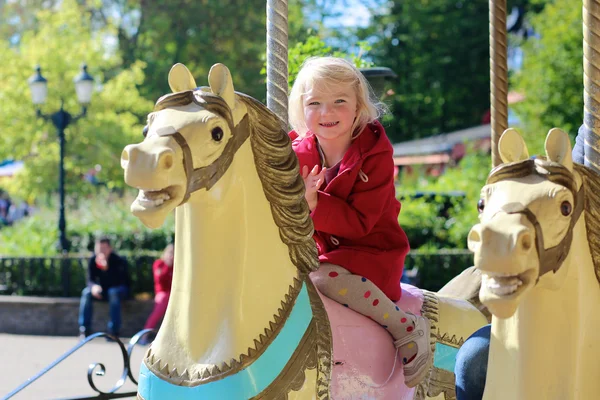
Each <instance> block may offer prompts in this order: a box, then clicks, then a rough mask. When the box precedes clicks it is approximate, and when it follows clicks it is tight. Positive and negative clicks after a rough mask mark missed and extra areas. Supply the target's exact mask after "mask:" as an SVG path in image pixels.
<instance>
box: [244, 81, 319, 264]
mask: <svg viewBox="0 0 600 400" xmlns="http://www.w3.org/2000/svg"><path fill="white" fill-rule="evenodd" d="M236 94H237V95H238V96H239V99H240V100H241V101H242V102H243V103H244V104H245V105H246V107H247V109H248V115H249V117H250V124H249V126H250V143H251V145H252V152H253V153H254V164H255V166H256V171H257V173H258V177H259V179H260V181H261V182H262V186H263V190H264V192H265V196H266V197H267V200H268V201H269V203H270V204H271V214H272V215H273V220H274V221H275V224H276V225H277V226H278V227H279V236H280V238H281V240H282V241H283V243H285V244H286V245H287V246H288V249H289V255H290V259H291V261H292V263H294V265H295V266H296V268H298V270H299V271H300V272H303V273H309V272H311V271H314V270H316V269H317V268H318V267H319V259H318V254H317V248H316V246H315V241H314V240H313V223H312V219H311V217H310V210H309V208H308V203H306V200H305V199H304V181H303V179H302V177H301V176H300V167H299V163H298V158H297V157H296V153H294V150H293V149H292V146H291V142H290V138H289V136H288V134H287V132H286V131H285V130H284V129H283V127H282V121H281V120H280V119H279V117H277V115H275V114H274V113H273V112H272V111H271V110H269V109H268V108H267V107H266V106H265V105H263V104H262V103H260V102H259V101H257V100H255V99H253V98H252V97H250V96H248V95H246V94H243V93H238V92H236Z"/></svg>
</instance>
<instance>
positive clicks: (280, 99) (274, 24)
mask: <svg viewBox="0 0 600 400" xmlns="http://www.w3.org/2000/svg"><path fill="white" fill-rule="evenodd" d="M287 15H288V2H287V0H267V107H268V108H269V109H270V110H271V111H273V112H274V113H275V114H277V116H278V117H279V118H280V119H281V120H282V122H283V124H284V128H285V129H287V127H288V126H287V125H288V97H287V94H288V18H287Z"/></svg>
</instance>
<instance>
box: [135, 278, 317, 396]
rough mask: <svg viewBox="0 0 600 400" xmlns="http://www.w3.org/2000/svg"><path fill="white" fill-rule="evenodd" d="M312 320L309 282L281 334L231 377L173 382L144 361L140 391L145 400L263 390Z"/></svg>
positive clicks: (254, 392)
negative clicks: (182, 383) (189, 383)
mask: <svg viewBox="0 0 600 400" xmlns="http://www.w3.org/2000/svg"><path fill="white" fill-rule="evenodd" d="M311 320H312V310H311V308H310V301H309V298H308V292H307V290H306V285H305V284H303V285H302V289H301V290H300V293H299V295H298V297H297V298H296V304H295V305H294V307H293V309H292V311H291V313H290V316H289V318H288V320H287V322H286V323H285V325H284V326H283V328H281V331H280V332H279V335H277V337H276V338H275V339H274V340H273V342H272V343H271V345H270V346H269V347H267V349H266V350H265V352H264V353H263V354H262V355H261V356H260V358H258V360H256V361H255V362H254V363H252V364H251V365H250V366H249V367H248V368H246V369H244V370H242V371H240V372H238V373H237V374H235V375H231V376H228V377H227V378H224V379H221V380H218V381H214V382H210V383H207V384H205V385H200V386H195V387H184V386H177V385H173V384H172V383H169V382H166V381H163V380H161V379H160V378H159V377H157V376H156V375H155V374H154V373H152V372H151V371H150V370H149V369H148V368H147V367H146V364H144V363H142V366H141V368H140V376H139V379H138V382H139V385H138V391H139V393H140V395H142V397H143V398H144V399H145V400H163V399H177V400H186V399H203V400H212V399H219V400H229V399H231V400H240V399H248V398H250V397H253V396H256V395H257V394H259V393H260V392H262V391H263V390H264V389H265V388H266V387H267V386H268V385H269V384H271V382H273V381H274V380H275V378H276V377H277V376H278V375H279V374H280V373H281V371H282V370H283V367H285V365H286V364H287V362H288V360H289V359H290V358H291V356H292V354H293V353H294V351H295V350H296V348H297V347H298V344H299V343H300V340H301V339H302V336H303V335H304V333H305V332H306V329H307V328H308V325H309V324H310V321H311Z"/></svg>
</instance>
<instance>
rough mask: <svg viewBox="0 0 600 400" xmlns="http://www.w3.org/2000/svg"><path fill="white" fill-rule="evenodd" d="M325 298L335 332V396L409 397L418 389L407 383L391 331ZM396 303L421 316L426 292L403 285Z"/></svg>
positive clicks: (324, 301) (333, 379)
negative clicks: (406, 384)
mask: <svg viewBox="0 0 600 400" xmlns="http://www.w3.org/2000/svg"><path fill="white" fill-rule="evenodd" d="M321 298H322V299H323V303H324V304H325V309H326V310H327V314H328V316H329V321H330V323H331V331H332V334H333V354H334V356H333V376H332V391H331V393H332V395H333V398H339V399H371V398H373V399H378V400H384V399H387V398H390V399H392V398H394V399H399V398H400V399H401V398H409V397H410V393H409V392H407V391H410V392H412V391H413V390H414V389H408V388H406V386H405V385H404V375H403V371H402V364H401V362H400V360H399V359H398V360H396V349H395V347H394V344H393V341H392V337H391V335H390V334H389V333H388V332H387V330H386V329H384V328H383V327H382V326H381V325H379V324H378V323H377V322H375V321H373V320H371V319H369V318H367V317H364V316H362V315H360V314H358V313H356V312H354V311H352V310H350V309H349V308H347V307H344V306H342V305H341V304H339V303H337V302H335V301H333V300H330V299H329V298H327V297H325V296H323V295H321ZM396 304H397V305H398V306H399V307H400V308H401V309H402V310H404V311H408V312H411V313H413V314H416V315H420V314H421V305H422V304H423V292H422V291H421V290H420V289H418V288H416V287H414V286H411V285H404V284H402V298H401V299H400V301H398V302H397V303H396ZM392 371H393V372H392ZM401 394H405V395H406V396H407V397H404V396H402V395H401Z"/></svg>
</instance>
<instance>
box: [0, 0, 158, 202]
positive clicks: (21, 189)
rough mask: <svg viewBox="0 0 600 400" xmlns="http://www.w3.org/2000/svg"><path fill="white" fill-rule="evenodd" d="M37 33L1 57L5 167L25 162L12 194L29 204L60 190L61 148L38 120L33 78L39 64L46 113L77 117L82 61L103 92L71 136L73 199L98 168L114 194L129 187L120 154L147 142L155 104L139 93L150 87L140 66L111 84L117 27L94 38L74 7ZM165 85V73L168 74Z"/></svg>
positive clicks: (64, 7) (41, 21)
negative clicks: (146, 126) (147, 120)
mask: <svg viewBox="0 0 600 400" xmlns="http://www.w3.org/2000/svg"><path fill="white" fill-rule="evenodd" d="M36 20H37V21H38V23H37V25H36V28H35V29H34V30H31V31H28V32H25V33H23V34H22V35H21V36H20V38H19V41H18V44H17V45H11V43H10V42H9V41H8V40H6V39H5V38H2V40H0V52H2V54H3V55H4V59H5V60H10V62H5V63H2V65H1V66H0V87H2V91H1V92H0V103H1V105H2V107H1V108H2V113H0V126H2V128H3V134H2V135H1V136H0V159H2V158H8V157H14V158H16V159H21V160H24V161H25V168H24V171H22V172H21V173H19V175H18V178H17V179H13V180H12V185H13V187H12V189H13V191H14V192H16V193H17V194H19V195H20V196H22V197H23V198H32V197H35V196H37V195H39V194H43V193H48V192H50V191H53V190H55V189H56V187H57V182H58V177H57V176H58V140H57V137H56V131H55V129H54V127H53V126H52V124H50V123H48V122H44V121H42V120H40V119H36V118H35V111H34V107H33V105H32V104H31V99H30V95H29V88H28V86H27V78H28V77H29V76H30V75H31V74H32V72H33V69H32V67H33V66H34V65H35V64H40V65H41V66H42V68H43V69H42V72H43V74H44V75H45V77H46V78H47V79H48V101H47V104H46V105H44V106H42V111H43V112H46V113H50V112H53V111H56V110H58V109H59V107H60V102H61V99H63V100H64V107H65V109H66V110H68V111H69V112H72V113H77V112H78V111H79V105H78V104H77V98H76V96H75V89H74V84H73V78H74V77H75V76H76V75H77V74H78V72H79V65H80V63H81V62H82V61H85V62H87V64H88V65H89V70H90V72H91V74H92V75H93V76H94V77H95V78H96V84H97V90H96V93H95V94H94V96H93V98H92V104H91V106H90V107H89V111H88V116H87V117H86V118H84V119H82V120H80V121H78V122H77V123H75V124H71V125H70V126H69V127H68V128H67V130H66V132H65V133H66V138H67V148H66V160H65V169H66V173H67V175H66V178H67V186H66V188H67V190H68V191H69V192H70V193H78V194H81V193H85V192H86V191H90V190H91V189H92V186H91V185H89V184H88V183H86V182H85V181H84V180H83V179H82V176H83V175H84V174H85V173H86V172H87V171H88V170H89V169H90V168H93V167H94V166H95V165H100V166H102V171H101V174H100V175H99V178H100V179H101V180H102V181H103V182H105V183H106V184H107V186H108V187H109V188H115V187H123V186H124V183H123V177H122V176H123V173H122V171H121V167H120V154H121V151H122V150H123V147H124V146H125V145H126V144H128V143H131V142H133V141H135V140H137V139H138V137H141V131H142V127H143V123H141V122H142V120H143V117H144V116H145V115H146V114H147V113H148V112H149V111H150V110H151V109H152V103H151V102H149V101H147V100H145V99H144V98H142V97H141V96H140V94H139V92H138V89H137V85H141V84H142V82H143V80H144V73H143V68H144V64H143V63H142V62H134V63H132V64H131V65H130V67H129V68H128V69H126V70H123V71H121V72H119V73H117V74H113V76H112V77H111V78H110V79H109V78H108V77H107V76H106V74H105V71H113V70H114V69H115V68H116V67H117V66H118V65H119V64H120V63H121V60H120V57H119V56H118V54H117V53H116V52H115V51H112V50H111V49H110V47H108V45H107V42H106V40H105V38H106V37H107V36H109V35H110V34H112V33H114V29H112V28H111V27H105V28H103V29H102V30H96V31H93V30H92V29H91V26H90V18H89V14H88V13H86V12H85V10H84V9H83V8H82V7H81V6H79V5H78V4H77V2H76V1H75V0H64V1H63V2H62V3H61V5H60V7H57V8H53V9H52V10H42V11H39V12H38V13H37V14H36ZM163 73H164V75H165V79H166V73H167V71H164V72H163Z"/></svg>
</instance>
